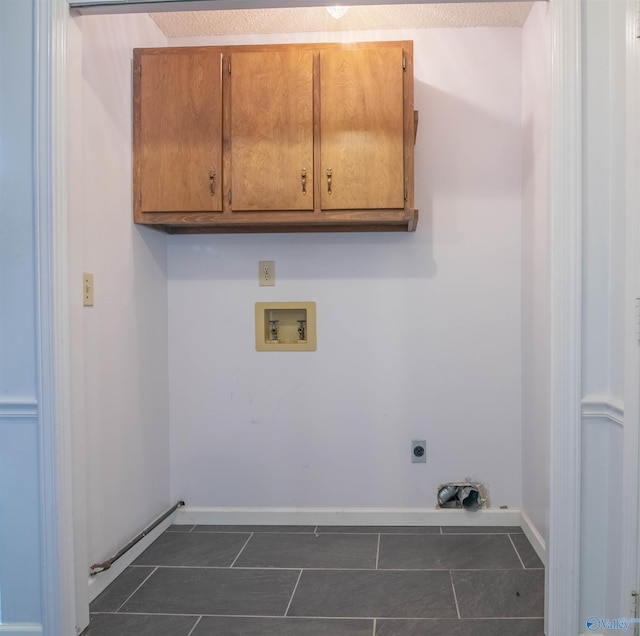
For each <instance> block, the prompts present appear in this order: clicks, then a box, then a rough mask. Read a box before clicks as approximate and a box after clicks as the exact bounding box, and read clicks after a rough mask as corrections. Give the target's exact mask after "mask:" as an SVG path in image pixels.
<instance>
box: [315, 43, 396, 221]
mask: <svg viewBox="0 0 640 636" xmlns="http://www.w3.org/2000/svg"><path fill="white" fill-rule="evenodd" d="M403 112H404V105H403V70H402V48H401V47H398V48H395V47H394V48H380V49H345V50H328V51H321V53H320V138H321V151H320V156H321V173H320V174H321V178H322V184H321V186H320V187H321V207H322V209H324V210H340V209H381V208H403V207H404V168H403V165H404V140H403V131H404V124H403ZM328 170H330V171H331V178H330V180H331V192H329V185H328V183H329V179H328V177H327V171H328Z"/></svg>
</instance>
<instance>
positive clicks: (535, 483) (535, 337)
mask: <svg viewBox="0 0 640 636" xmlns="http://www.w3.org/2000/svg"><path fill="white" fill-rule="evenodd" d="M550 57H551V43H550V28H549V5H548V4H547V3H541V2H538V3H535V4H534V6H533V8H532V10H531V13H530V14H529V18H528V20H527V22H526V24H525V25H524V28H523V30H522V58H523V59H522V121H523V165H522V510H523V512H524V513H525V514H526V515H527V516H528V518H529V519H530V521H531V524H532V525H533V527H534V529H535V531H537V533H538V534H539V535H540V537H541V538H542V540H543V541H544V542H545V545H546V542H547V538H548V536H549V518H548V516H549V414H550V406H549V374H550V366H549V365H550V360H549V297H550V282H551V278H550V260H549V133H550V84H551V77H550V74H551V59H550Z"/></svg>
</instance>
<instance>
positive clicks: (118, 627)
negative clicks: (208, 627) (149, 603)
mask: <svg viewBox="0 0 640 636" xmlns="http://www.w3.org/2000/svg"><path fill="white" fill-rule="evenodd" d="M197 620H198V617H197V616H149V615H144V614H136V615H133V616H127V615H124V614H93V615H92V616H91V622H90V623H89V627H87V629H85V630H84V631H83V632H82V636H188V634H189V632H190V631H191V630H192V629H193V626H194V625H195V624H196V621H197Z"/></svg>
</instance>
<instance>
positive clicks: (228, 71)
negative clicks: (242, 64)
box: [227, 60, 231, 75]
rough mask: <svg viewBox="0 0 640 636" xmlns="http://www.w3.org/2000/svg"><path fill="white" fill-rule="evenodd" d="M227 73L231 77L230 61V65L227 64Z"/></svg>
mask: <svg viewBox="0 0 640 636" xmlns="http://www.w3.org/2000/svg"><path fill="white" fill-rule="evenodd" d="M227 73H229V75H231V60H229V63H228V64H227Z"/></svg>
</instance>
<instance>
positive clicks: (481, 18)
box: [151, 1, 533, 38]
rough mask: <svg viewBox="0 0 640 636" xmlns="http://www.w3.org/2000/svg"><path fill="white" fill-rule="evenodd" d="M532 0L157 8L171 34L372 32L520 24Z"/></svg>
mask: <svg viewBox="0 0 640 636" xmlns="http://www.w3.org/2000/svg"><path fill="white" fill-rule="evenodd" d="M532 5H533V2H495V1H494V2H459V3H441V2H439V3H435V4H428V3H424V4H393V5H368V6H363V5H358V6H351V7H349V10H348V11H347V13H346V14H345V15H344V16H343V17H342V18H340V19H335V18H333V17H331V16H330V15H329V13H328V12H327V10H326V9H325V8H324V7H309V8H299V7H296V8H280V9H233V10H218V11H184V12H183V11H176V12H173V13H152V14H151V17H152V18H153V20H154V21H155V22H156V24H157V25H158V26H159V27H160V29H161V30H162V31H163V32H164V34H165V35H166V36H167V37H169V38H183V37H197V36H206V35H243V34H262V33H304V32H311V31H367V30H373V29H375V30H378V29H428V28H435V27H453V28H462V27H486V26H497V27H521V26H522V25H523V24H524V22H525V21H526V19H527V16H528V15H529V12H530V11H531V7H532Z"/></svg>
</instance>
